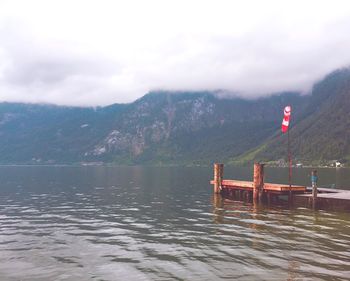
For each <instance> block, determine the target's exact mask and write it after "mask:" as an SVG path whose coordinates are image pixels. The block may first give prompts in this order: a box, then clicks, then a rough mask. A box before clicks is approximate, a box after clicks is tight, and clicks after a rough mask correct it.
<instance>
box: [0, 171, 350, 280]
mask: <svg viewBox="0 0 350 281" xmlns="http://www.w3.org/2000/svg"><path fill="white" fill-rule="evenodd" d="M225 168H226V169H225V177H227V178H235V179H243V180H244V179H245V180H250V179H251V177H252V169H246V168H240V169H238V168H228V167H225ZM287 173H288V171H287V170H286V169H272V168H271V169H267V170H266V177H267V180H268V181H270V182H281V183H282V182H287V179H288V176H287ZM308 173H309V170H307V169H296V170H294V171H293V178H294V183H297V184H309V182H308V181H309V179H308ZM211 177H212V168H210V167H209V168H152V167H0V178H1V185H0V227H1V228H0V230H1V231H0V280H2V281H3V280H16V281H18V280H35V281H37V280H45V281H47V280H349V278H350V214H349V213H335V212H325V211H312V210H309V209H302V208H298V209H291V210H285V209H284V210H283V209H278V208H267V207H262V206H261V207H254V206H253V205H251V204H248V203H246V204H244V203H241V202H232V203H228V202H224V201H223V200H221V198H220V197H215V198H214V197H213V195H212V187H211V186H210V185H209V183H208V182H209V180H210V179H211ZM319 180H320V185H325V186H330V185H333V186H334V187H338V188H340V187H342V188H347V189H349V187H350V170H347V169H323V170H321V169H320V170H319Z"/></svg>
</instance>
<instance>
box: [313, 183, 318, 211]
mask: <svg viewBox="0 0 350 281" xmlns="http://www.w3.org/2000/svg"><path fill="white" fill-rule="evenodd" d="M316 205H317V185H316V184H314V185H313V186H312V208H313V209H316Z"/></svg>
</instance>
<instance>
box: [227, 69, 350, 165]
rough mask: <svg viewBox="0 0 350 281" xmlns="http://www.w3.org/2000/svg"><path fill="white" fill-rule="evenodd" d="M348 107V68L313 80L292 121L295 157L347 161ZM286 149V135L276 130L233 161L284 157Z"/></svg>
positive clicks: (312, 161)
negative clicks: (303, 106)
mask: <svg viewBox="0 0 350 281" xmlns="http://www.w3.org/2000/svg"><path fill="white" fill-rule="evenodd" d="M349 108H350V69H349V68H345V69H341V70H337V71H335V72H333V73H331V74H329V75H327V76H326V77H325V78H324V79H323V80H321V81H320V82H318V83H316V84H315V85H314V87H313V89H312V93H311V96H310V99H309V101H308V105H307V106H306V107H305V108H304V109H303V110H302V112H301V114H300V118H298V119H296V120H295V121H292V122H293V123H292V125H291V130H290V140H291V141H290V144H291V151H292V154H293V156H294V158H295V160H296V161H299V162H302V163H305V164H317V165H318V164H322V163H323V164H327V163H329V162H330V161H332V160H338V161H340V162H343V163H348V162H350V111H349ZM296 110H298V109H297V108H295V111H296ZM286 150H287V137H286V136H282V135H281V134H280V133H279V134H277V135H274V136H272V137H271V138H270V139H269V140H268V141H266V142H265V143H263V144H261V145H260V146H258V147H257V148H255V149H253V150H251V151H249V152H247V153H244V154H243V155H240V156H239V157H236V158H235V159H233V162H235V161H236V162H237V163H240V162H241V163H242V162H243V163H246V162H251V161H253V160H254V159H255V160H257V159H259V160H261V161H265V162H269V161H274V160H277V159H280V158H285V157H286V154H287V152H286Z"/></svg>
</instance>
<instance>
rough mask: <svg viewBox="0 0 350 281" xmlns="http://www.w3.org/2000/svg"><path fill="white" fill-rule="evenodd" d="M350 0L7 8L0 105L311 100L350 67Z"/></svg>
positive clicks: (85, 0)
mask: <svg viewBox="0 0 350 281" xmlns="http://www.w3.org/2000/svg"><path fill="white" fill-rule="evenodd" d="M349 34H350V1H346V0H345V1H338V0H332V1H322V0H317V1H312V0H308V1H305V0H303V1H297V0H293V1H286V0H285V1H281V0H279V1H268V0H258V1H249V0H244V1H238V0H228V1H223V0H213V1H205V0H200V1H195V0H185V1H182V0H175V1H172V0H169V1H167V0H141V1H134V0H125V1H117V0H113V1H106V0H96V1H89V0H67V1H65V0H58V1H50V0H43V1H36V0H31V1H28V0H23V1H17V0H9V1H5V0H0V101H24V102H47V103H55V104H64V105H107V104H111V103H116V102H131V101H133V100H135V99H136V98H138V97H141V96H142V95H144V94H145V93H147V92H148V91H151V90H157V89H163V90H219V89H220V90H225V91H228V92H232V93H235V94H237V93H238V94H239V95H241V96H247V97H252V96H260V95H264V94H270V93H274V92H279V91H286V90H288V91H290V90H292V91H302V92H305V93H307V92H308V91H309V90H310V88H311V87H312V84H313V83H314V82H315V81H317V80H318V79H321V78H322V77H323V76H324V75H325V74H327V73H328V72H330V71H332V70H335V69H337V68H339V67H344V66H349V65H350V35H349Z"/></svg>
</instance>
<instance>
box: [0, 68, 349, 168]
mask: <svg viewBox="0 0 350 281" xmlns="http://www.w3.org/2000/svg"><path fill="white" fill-rule="evenodd" d="M349 89H350V70H349V69H343V70H339V71H336V72H334V73H331V74H330V75H328V76H327V77H325V78H324V79H323V80H322V81H320V82H318V83H317V84H315V86H314V88H313V90H312V94H311V95H300V94H298V93H288V92H286V93H280V94H276V95H271V96H267V97H264V98H260V99H251V100H245V99H242V98H238V97H236V98H224V97H220V96H218V95H217V94H216V93H210V92H191V93H189V92H162V91H159V92H152V93H149V94H146V95H145V96H143V97H142V98H140V99H138V100H136V101H135V102H133V103H129V104H114V105H111V106H107V107H97V108H79V107H62V106H54V105H42V104H41V105H40V104H20V103H0V164H43V163H45V164H51V163H52V164H53V163H89V162H106V163H118V164H189V165H196V164H209V163H212V162H214V161H223V162H230V163H235V164H247V163H250V162H252V161H255V160H261V161H267V162H270V161H276V160H278V159H280V158H285V155H286V136H283V135H282V134H281V133H280V124H281V120H282V111H283V108H284V106H285V105H287V104H290V105H292V108H293V115H292V118H293V119H292V129H291V130H290V136H291V140H292V142H291V144H292V145H291V146H292V151H293V155H295V157H296V158H297V159H298V160H299V161H304V162H308V161H309V162H312V161H315V162H317V163H321V162H322V161H329V160H332V159H342V160H343V161H344V162H345V161H347V160H350V157H349V155H350V152H349V136H350V134H349V133H350V132H349V127H350V126H349V125H350V124H349V122H350V121H349V120H350V116H349V113H348V108H349V106H350V97H349V95H350V90H349Z"/></svg>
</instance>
